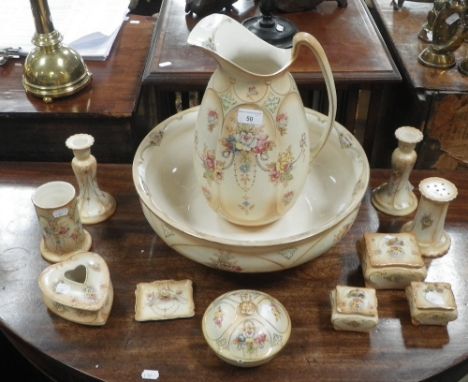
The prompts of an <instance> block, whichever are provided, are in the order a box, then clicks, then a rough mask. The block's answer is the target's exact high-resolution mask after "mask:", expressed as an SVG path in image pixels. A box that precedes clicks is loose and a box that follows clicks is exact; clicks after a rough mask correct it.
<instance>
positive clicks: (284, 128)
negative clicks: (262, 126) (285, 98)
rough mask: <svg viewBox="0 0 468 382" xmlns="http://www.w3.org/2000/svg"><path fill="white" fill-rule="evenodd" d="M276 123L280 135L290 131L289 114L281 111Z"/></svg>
mask: <svg viewBox="0 0 468 382" xmlns="http://www.w3.org/2000/svg"><path fill="white" fill-rule="evenodd" d="M276 125H277V127H278V130H279V132H280V135H285V134H286V133H287V132H288V115H287V114H286V113H281V114H278V115H277V116H276Z"/></svg>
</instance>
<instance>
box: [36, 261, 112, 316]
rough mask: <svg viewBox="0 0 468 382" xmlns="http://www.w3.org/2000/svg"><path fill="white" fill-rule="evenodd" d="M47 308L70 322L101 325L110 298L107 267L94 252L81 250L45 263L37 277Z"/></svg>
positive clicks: (110, 300)
mask: <svg viewBox="0 0 468 382" xmlns="http://www.w3.org/2000/svg"><path fill="white" fill-rule="evenodd" d="M39 288H40V289H41V291H42V296H43V299H44V302H45V304H46V305H47V307H48V308H49V309H50V310H51V311H52V312H54V313H55V314H57V315H59V316H60V317H63V318H65V319H67V320H69V321H73V322H77V323H80V324H85V325H104V324H105V323H106V321H107V318H108V317H109V313H110V310H111V307H112V301H113V297H114V294H113V288H112V282H111V279H110V274H109V268H108V267H107V264H106V262H105V261H104V259H103V258H102V257H101V256H100V255H98V254H97V253H93V252H82V253H79V254H76V255H74V256H72V257H70V258H68V259H67V260H65V261H62V262H60V263H57V264H53V265H50V266H48V267H47V268H46V269H44V271H43V272H42V273H41V275H40V276H39Z"/></svg>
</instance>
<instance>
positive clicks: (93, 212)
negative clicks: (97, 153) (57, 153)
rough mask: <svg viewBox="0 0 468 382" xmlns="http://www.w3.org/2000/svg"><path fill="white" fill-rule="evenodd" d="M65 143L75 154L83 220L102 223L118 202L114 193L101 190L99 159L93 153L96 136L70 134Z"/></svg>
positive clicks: (80, 210) (74, 162) (79, 205)
mask: <svg viewBox="0 0 468 382" xmlns="http://www.w3.org/2000/svg"><path fill="white" fill-rule="evenodd" d="M65 144H66V146H67V147H68V148H69V149H71V150H73V154H74V155H75V157H74V158H73V160H72V168H73V172H74V173H75V176H76V180H77V181H78V186H79V189H80V193H79V196H78V210H79V212H80V218H81V222H82V223H84V224H95V223H100V222H102V221H104V220H106V219H107V218H109V217H110V216H111V215H112V214H113V213H114V211H115V208H116V202H115V199H114V198H113V197H112V195H110V194H108V193H107V192H104V191H101V189H100V188H99V186H98V183H97V180H96V172H97V161H96V158H95V157H94V155H92V154H91V146H92V145H93V144H94V137H93V136H91V135H89V134H75V135H72V136H70V137H69V138H68V139H67V140H66V142H65Z"/></svg>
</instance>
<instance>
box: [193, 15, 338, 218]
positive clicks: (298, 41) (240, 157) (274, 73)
mask: <svg viewBox="0 0 468 382" xmlns="http://www.w3.org/2000/svg"><path fill="white" fill-rule="evenodd" d="M233 36H236V38H232V37H233ZM188 43H189V44H190V45H193V46H195V47H199V48H202V49H203V50H204V51H205V52H206V53H208V54H210V55H211V56H213V57H214V58H215V59H216V61H217V62H218V68H217V69H216V71H215V72H214V73H213V75H212V76H211V79H210V81H209V83H208V86H207V88H206V91H205V94H204V96H203V99H202V102H201V106H200V110H199V113H198V119H197V123H196V127H195V138H194V158H193V162H194V166H195V175H196V178H197V181H198V183H199V184H200V187H201V188H202V190H203V194H204V195H205V197H206V199H207V201H208V204H209V205H210V206H211V207H212V208H213V209H214V210H215V211H216V212H218V213H219V214H221V215H222V216H223V217H225V218H226V219H227V220H229V221H231V222H233V223H236V224H240V225H249V226H258V225H263V224H267V223H271V222H273V221H275V220H277V219H278V218H280V217H281V216H283V215H284V214H285V213H286V212H287V211H288V210H289V209H290V208H291V207H292V206H293V205H294V203H295V201H296V200H297V198H298V197H299V195H300V193H301V190H302V189H303V187H304V184H305V182H306V180H307V174H308V171H309V163H310V162H311V161H312V160H313V159H314V158H315V157H316V155H317V154H318V152H319V151H320V149H321V148H322V147H323V145H324V144H325V141H326V139H327V137H328V135H329V133H330V130H331V128H332V126H333V122H334V120H335V115H336V91H335V84H334V81H333V75H332V72H331V68H330V65H329V63H328V60H327V57H326V55H325V52H324V50H323V48H322V46H321V45H320V44H319V42H318V41H317V40H316V39H315V38H314V37H313V36H311V35H309V34H307V33H304V32H302V33H298V34H296V36H295V37H294V40H293V47H292V49H280V48H276V47H274V46H272V45H270V44H268V43H266V42H265V41H263V40H262V39H260V38H258V37H257V36H256V35H254V34H253V33H252V32H250V31H249V30H248V29H246V28H245V27H244V26H242V25H241V24H240V23H238V22H237V21H235V20H234V19H232V18H230V17H228V16H225V15H221V14H212V15H210V16H207V17H205V18H204V19H202V20H201V21H199V22H198V23H197V24H196V25H195V27H194V28H193V29H192V31H191V33H190V35H189V37H188ZM300 46H306V47H308V48H309V49H310V50H311V51H312V53H313V54H314V56H315V58H316V60H317V61H318V63H319V65H320V68H321V70H322V73H323V76H324V79H325V85H326V88H327V94H328V101H329V113H328V119H327V122H326V124H325V128H324V129H323V131H322V132H321V133H322V134H321V135H320V136H319V137H315V136H314V139H309V135H310V134H309V125H308V122H307V118H306V114H305V111H304V106H303V104H302V100H301V97H300V95H299V92H298V89H297V86H296V83H295V81H294V79H293V77H292V76H291V74H290V73H289V72H288V69H289V67H290V65H291V64H292V63H293V62H294V60H295V59H296V57H297V55H298V53H299V47H300ZM316 187H317V190H319V189H320V185H317V186H316Z"/></svg>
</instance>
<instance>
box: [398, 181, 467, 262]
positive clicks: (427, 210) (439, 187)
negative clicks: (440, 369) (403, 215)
mask: <svg viewBox="0 0 468 382" xmlns="http://www.w3.org/2000/svg"><path fill="white" fill-rule="evenodd" d="M419 191H420V192H421V199H420V201H419V206H418V210H417V211H416V216H415V218H414V220H412V221H410V222H408V223H406V224H405V225H404V226H403V227H402V229H401V230H402V231H403V232H413V233H414V234H415V236H416V240H417V242H418V245H419V249H420V250H421V254H422V255H423V256H426V257H437V256H442V255H444V254H445V253H447V251H448V249H449V248H450V236H449V235H448V233H447V232H445V231H444V224H445V217H446V215H447V210H448V205H449V202H451V201H452V200H454V199H455V198H456V197H457V193H458V191H457V188H456V187H455V185H454V184H453V183H452V182H449V181H448V180H446V179H443V178H436V177H431V178H426V179H424V180H422V181H421V183H419Z"/></svg>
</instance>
